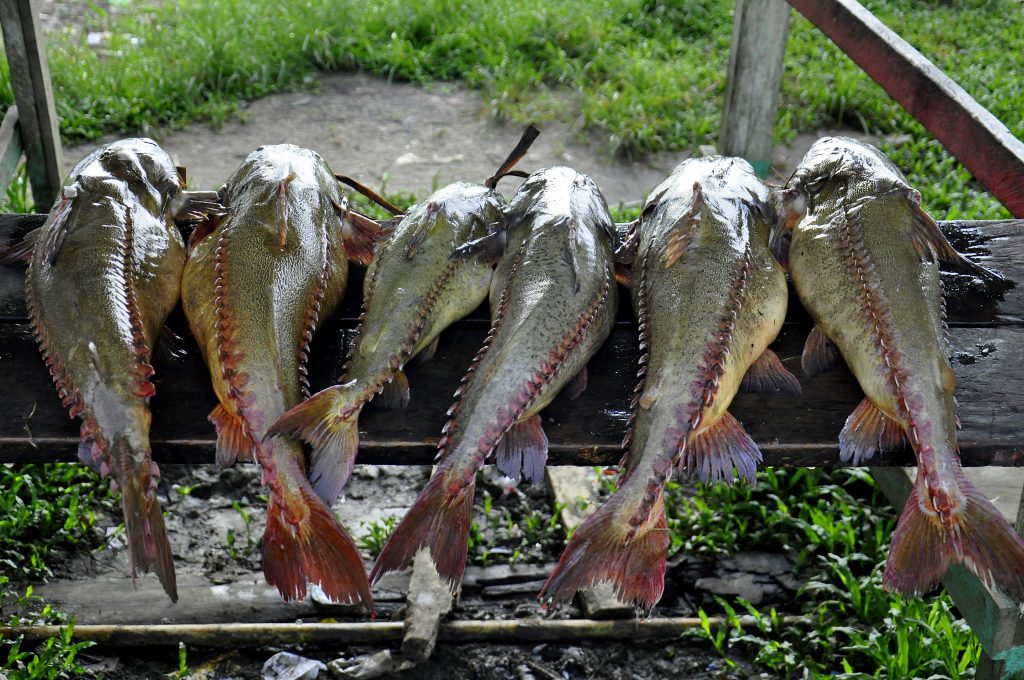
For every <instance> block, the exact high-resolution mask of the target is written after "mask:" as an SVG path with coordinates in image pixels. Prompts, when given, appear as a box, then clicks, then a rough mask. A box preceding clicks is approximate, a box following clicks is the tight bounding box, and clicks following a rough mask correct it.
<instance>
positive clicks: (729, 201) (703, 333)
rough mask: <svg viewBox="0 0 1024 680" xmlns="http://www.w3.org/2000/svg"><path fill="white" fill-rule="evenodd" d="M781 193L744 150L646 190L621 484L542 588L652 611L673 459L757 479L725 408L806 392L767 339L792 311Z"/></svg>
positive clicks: (752, 451) (754, 459)
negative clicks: (598, 590) (636, 374)
mask: <svg viewBox="0 0 1024 680" xmlns="http://www.w3.org/2000/svg"><path fill="white" fill-rule="evenodd" d="M768 198H769V194H768V189H767V187H766V186H765V185H764V184H763V183H762V182H761V181H760V180H759V179H758V178H757V176H756V175H755V174H754V170H753V168H752V167H751V166H750V164H749V163H747V162H746V161H744V160H742V159H738V158H722V157H712V158H700V159H690V160H687V161H684V162H683V163H682V164H680V165H679V166H678V167H677V168H676V169H675V170H674V171H673V173H672V174H671V175H670V176H669V177H668V179H666V180H665V181H664V182H662V183H661V184H660V185H659V186H658V187H657V188H656V189H655V190H654V191H653V192H652V194H651V196H650V197H649V198H648V199H647V202H646V204H645V206H644V211H643V214H642V216H641V217H640V219H639V222H638V223H637V225H636V226H635V227H634V229H636V232H635V235H634V236H633V238H631V239H629V240H628V241H627V242H632V243H633V244H634V245H635V247H636V255H635V259H634V264H633V268H632V285H631V289H632V297H633V307H634V310H635V312H636V316H637V322H638V324H639V332H640V348H641V352H642V356H641V360H640V374H641V382H640V384H639V385H638V386H637V389H636V393H635V398H634V400H633V404H632V409H633V411H632V415H631V417H630V422H629V425H628V427H629V433H628V434H627V435H626V440H625V442H624V443H623V446H624V447H628V451H627V453H626V455H625V458H624V459H623V468H624V469H623V477H622V480H621V482H620V484H619V489H618V491H617V492H616V493H615V494H614V495H612V496H611V497H610V498H609V499H608V500H607V501H606V502H605V504H604V505H603V506H602V507H601V508H599V509H598V510H597V512H596V513H594V514H593V515H591V516H590V517H588V518H587V519H586V520H585V521H584V522H583V524H581V525H580V527H579V528H578V529H577V530H576V531H575V532H574V533H573V535H572V538H571V539H570V540H569V543H568V545H567V546H566V548H565V551H564V552H563V553H562V556H561V558H560V559H559V562H558V565H557V566H556V567H555V569H554V571H553V572H552V574H551V577H550V578H549V579H548V581H547V583H546V584H545V585H544V589H543V590H542V591H541V595H540V597H541V600H542V601H544V602H545V604H550V605H558V604H560V603H563V602H567V601H569V600H570V599H571V598H572V597H573V595H575V593H576V592H577V591H579V590H584V589H587V588H591V587H593V586H594V584H596V583H597V582H599V581H608V582H610V583H611V585H612V587H613V589H614V590H615V593H616V595H617V596H618V597H619V598H620V599H621V600H622V601H624V602H629V603H632V604H633V605H634V606H636V607H637V608H638V609H640V610H641V611H643V612H649V611H650V609H651V608H652V607H653V606H654V604H655V603H656V602H657V601H658V600H659V599H660V598H661V595H662V592H663V590H664V582H665V561H666V557H667V550H668V545H669V538H668V529H667V523H666V519H665V507H664V500H663V489H664V485H665V483H666V482H667V481H668V480H669V479H670V478H671V476H672V472H673V468H675V467H677V466H678V468H679V471H680V473H690V474H692V475H695V476H697V477H699V478H700V480H701V481H705V482H707V481H715V480H719V479H725V480H727V481H730V482H731V481H732V480H733V479H734V476H733V468H735V469H736V471H737V472H738V474H739V476H740V477H742V478H744V479H746V480H748V481H752V480H753V478H754V472H755V470H756V468H757V463H758V462H760V460H761V452H760V450H759V449H758V447H757V445H756V444H755V443H754V442H753V440H751V438H750V436H749V435H748V434H747V433H746V431H745V430H744V429H743V426H742V425H740V423H739V422H738V421H737V420H736V419H735V418H734V417H733V416H732V415H731V414H730V413H729V412H728V411H727V409H728V407H729V404H730V403H731V402H732V399H733V397H734V396H735V395H736V392H737V391H738V390H739V389H740V387H741V385H742V386H743V387H744V388H746V389H751V390H756V391H769V392H771V391H780V392H786V393H789V394H798V393H799V391H800V386H799V384H798V383H797V381H796V378H794V377H793V375H792V374H791V373H789V372H788V371H787V370H786V369H785V368H784V367H783V366H782V363H781V362H780V361H779V359H778V357H777V356H775V354H774V353H773V352H772V351H771V350H770V349H768V345H769V344H770V343H771V342H772V341H773V340H774V339H775V336H776V335H778V333H779V330H780V329H781V328H782V323H783V321H784V320H785V318H786V303H787V296H788V291H787V288H786V278H785V274H784V273H783V271H782V268H781V267H780V266H779V264H778V263H777V262H776V261H775V259H774V258H773V257H772V255H771V253H770V252H769V250H768V233H769V227H770V222H769V214H770V210H769V202H768Z"/></svg>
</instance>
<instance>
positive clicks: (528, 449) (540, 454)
mask: <svg viewBox="0 0 1024 680" xmlns="http://www.w3.org/2000/svg"><path fill="white" fill-rule="evenodd" d="M547 460H548V438H547V435H545V434H544V426H543V425H542V424H541V419H540V416H539V415H534V416H531V417H529V418H527V419H525V420H518V421H516V422H515V423H513V424H512V427H510V428H509V429H508V431H507V432H505V434H504V436H502V438H501V439H500V440H499V441H498V444H497V446H495V447H494V465H495V467H497V468H498V471H499V472H501V474H503V475H505V476H506V477H511V478H512V479H520V477H521V478H522V479H524V480H526V481H527V482H539V481H541V479H543V477H544V465H545V464H546V463H547Z"/></svg>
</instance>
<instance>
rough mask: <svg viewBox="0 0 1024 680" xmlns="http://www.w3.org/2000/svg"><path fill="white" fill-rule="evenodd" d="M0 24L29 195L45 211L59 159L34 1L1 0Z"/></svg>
mask: <svg viewBox="0 0 1024 680" xmlns="http://www.w3.org/2000/svg"><path fill="white" fill-rule="evenodd" d="M0 25H2V26H3V34H4V47H5V49H6V51H7V63H8V65H9V66H10V69H11V86H12V88H13V89H14V101H15V103H16V104H17V106H18V127H19V128H20V130H21V141H22V144H23V146H24V149H25V158H26V159H27V161H28V174H29V179H30V180H31V182H32V196H33V198H34V199H35V202H36V204H37V205H38V206H39V207H40V209H42V210H45V209H46V208H47V207H49V205H50V204H51V203H53V199H54V198H56V196H57V192H58V191H59V190H60V185H61V177H62V175H63V160H62V157H61V155H62V154H61V146H60V130H59V129H58V125H57V112H56V109H55V108H54V105H53V88H52V87H51V85H50V67H49V66H48V65H47V62H46V50H45V49H44V47H43V32H42V28H41V27H40V25H39V19H38V12H37V11H36V0H0Z"/></svg>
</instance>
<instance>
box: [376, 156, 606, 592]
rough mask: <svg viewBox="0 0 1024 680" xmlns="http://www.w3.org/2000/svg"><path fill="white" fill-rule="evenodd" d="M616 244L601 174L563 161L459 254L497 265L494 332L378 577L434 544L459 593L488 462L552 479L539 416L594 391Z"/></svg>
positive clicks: (511, 473)
mask: <svg viewBox="0 0 1024 680" xmlns="http://www.w3.org/2000/svg"><path fill="white" fill-rule="evenodd" d="M614 241H615V231H614V224H613V222H612V219H611V216H610V215H609V214H608V208H607V205H606V203H605V200H604V197H603V196H602V195H601V192H600V190H599V189H598V188H597V185H596V184H594V182H593V180H592V179H590V178H589V177H587V176H586V175H583V174H582V173H579V172H577V171H575V170H572V169H570V168H565V167H552V168H547V169H545V170H541V171H538V172H535V173H533V174H532V175H530V176H529V177H528V178H527V179H526V181H525V182H524V183H523V184H522V186H521V187H520V188H519V190H518V191H517V192H516V194H515V195H514V196H513V198H512V201H511V203H510V204H509V207H508V210H507V213H506V217H505V218H504V221H503V225H502V227H501V228H499V229H497V230H495V231H493V232H492V233H491V234H488V235H487V236H485V237H483V238H482V239H480V240H478V241H474V242H472V243H469V244H467V245H466V246H463V248H462V249H461V252H460V253H458V254H456V255H455V256H456V257H458V256H460V255H463V254H477V255H478V256H481V257H487V258H488V259H492V260H495V259H496V261H497V266H496V268H495V272H494V278H493V279H492V281H491V288H490V292H489V300H490V307H491V319H492V321H491V329H490V331H489V333H488V335H487V338H486V340H485V342H484V345H483V347H482V348H481V350H480V351H479V352H478V354H477V356H476V358H475V359H474V360H473V362H472V364H471V366H470V368H469V369H468V371H467V373H466V375H465V376H464V377H463V379H462V385H461V386H460V387H459V389H458V390H457V391H456V393H455V400H456V401H455V404H454V405H453V406H452V408H451V409H450V410H449V411H448V415H449V419H448V422H447V424H446V425H445V426H444V428H443V430H442V437H441V439H440V440H439V442H438V447H439V452H438V458H439V462H438V464H437V466H436V468H435V471H434V474H433V476H432V478H431V479H430V481H429V482H428V484H427V486H426V488H424V490H423V491H422V492H421V493H420V495H419V497H418V498H417V499H416V501H415V503H414V504H413V506H412V508H410V510H409V511H408V512H407V513H406V515H405V516H404V517H403V518H402V520H401V522H400V523H399V524H398V526H397V527H396V529H395V532H394V533H393V534H392V535H391V537H390V538H389V540H388V542H387V543H386V544H385V546H384V549H383V550H382V551H381V553H380V555H379V556H378V558H377V561H376V563H375V564H374V566H373V570H372V571H371V574H370V578H371V580H372V581H373V582H376V581H377V580H379V579H380V578H381V577H382V576H383V575H384V574H386V573H388V572H391V571H398V570H400V569H404V568H405V567H406V566H408V565H409V564H410V563H411V561H412V559H413V557H414V556H415V554H416V553H417V552H418V551H419V550H421V549H428V550H429V552H430V556H431V558H432V560H433V562H434V564H435V566H436V567H437V570H438V574H439V575H440V578H441V580H442V581H443V582H444V583H445V584H446V585H447V587H448V589H449V590H450V591H451V592H452V593H456V592H457V591H458V590H459V588H460V586H461V581H462V575H463V572H464V570H465V564H466V554H467V552H468V543H467V541H468V534H469V527H470V517H471V512H472V507H473V496H474V493H475V485H476V473H477V472H478V471H479V470H480V469H481V468H482V467H483V465H484V462H485V461H487V460H488V459H491V458H492V457H493V459H494V462H495V464H496V466H497V468H498V470H500V471H501V472H502V473H503V474H505V475H506V476H508V477H512V478H514V479H519V478H520V477H522V478H524V479H526V480H527V481H537V480H539V479H540V478H541V476H542V475H543V471H544V464H545V462H546V460H547V437H546V436H545V434H544V430H543V427H542V424H541V420H540V416H539V415H538V414H539V412H540V411H541V410H542V409H543V408H544V407H545V406H547V405H548V404H549V403H550V402H551V401H552V399H554V398H555V396H556V395H557V394H558V393H559V392H560V391H562V390H563V388H568V389H567V392H575V393H577V394H578V392H579V391H580V390H581V389H582V387H583V386H585V383H586V370H585V369H586V364H587V362H588V361H589V359H590V358H591V356H592V355H593V354H594V353H595V352H596V351H597V350H598V349H599V348H600V346H601V345H602V344H603V343H604V341H605V339H606V338H607V337H608V334H609V333H610V332H611V329H612V326H613V324H614V321H615V311H616V305H617V290H616V286H615V272H614V264H613V260H612V258H613V245H614ZM570 396H572V395H571V394H570Z"/></svg>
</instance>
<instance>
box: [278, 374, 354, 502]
mask: <svg viewBox="0 0 1024 680" xmlns="http://www.w3.org/2000/svg"><path fill="white" fill-rule="evenodd" d="M362 393H363V391H362V390H353V389H350V388H348V387H346V386H343V385H335V386H334V387H328V388H327V389H325V390H321V391H320V392H317V393H316V394H314V395H313V396H312V397H310V398H309V399H307V400H306V401H304V402H302V403H301V404H298V405H297V406H294V407H292V408H291V409H289V410H288V411H287V412H286V413H285V414H284V415H283V416H281V417H280V418H279V419H278V420H277V422H276V423H274V424H273V425H271V426H270V428H269V429H268V430H267V435H266V437H265V438H264V441H266V439H267V438H270V437H276V436H280V435H282V434H291V435H295V436H297V437H299V438H300V439H302V440H303V441H305V442H307V443H309V444H310V446H312V447H313V455H312V458H311V459H310V467H309V480H310V482H311V483H312V484H313V489H315V490H316V493H317V494H318V495H319V496H320V498H322V499H323V501H324V503H327V504H331V503H334V501H335V500H336V499H337V498H338V494H340V493H341V490H342V489H343V488H344V487H345V484H346V483H347V482H348V480H349V477H351V476H352V468H353V466H354V465H355V462H356V454H357V453H358V452H359V412H360V410H361V408H362V404H363V400H364V399H365V397H363V398H361V397H360V395H361V394H362Z"/></svg>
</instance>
